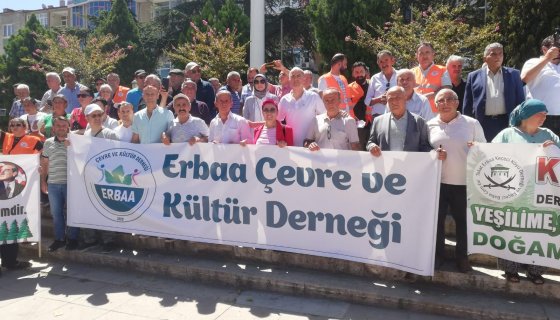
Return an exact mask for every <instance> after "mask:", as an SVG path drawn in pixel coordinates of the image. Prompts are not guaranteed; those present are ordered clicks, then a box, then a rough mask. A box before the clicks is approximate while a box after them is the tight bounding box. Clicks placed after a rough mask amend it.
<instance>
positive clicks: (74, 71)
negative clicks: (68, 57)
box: [62, 67, 76, 75]
mask: <svg viewBox="0 0 560 320" xmlns="http://www.w3.org/2000/svg"><path fill="white" fill-rule="evenodd" d="M64 72H68V73H70V74H73V75H75V74H76V70H74V68H71V67H66V68H64V69H62V73H64Z"/></svg>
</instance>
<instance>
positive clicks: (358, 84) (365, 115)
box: [348, 61, 373, 151]
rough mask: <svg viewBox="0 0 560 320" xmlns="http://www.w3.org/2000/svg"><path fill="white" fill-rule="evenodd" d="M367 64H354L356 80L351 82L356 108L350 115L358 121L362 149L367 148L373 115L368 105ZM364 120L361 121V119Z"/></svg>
mask: <svg viewBox="0 0 560 320" xmlns="http://www.w3.org/2000/svg"><path fill="white" fill-rule="evenodd" d="M366 72H367V66H366V64H365V63H363V62H361V61H358V62H355V63H354V64H353V65H352V78H354V82H352V83H350V84H349V85H348V86H349V87H350V92H351V93H352V96H351V99H352V104H354V108H353V109H352V112H350V115H351V116H352V117H353V118H354V119H356V121H358V137H359V138H360V150H362V151H363V150H365V149H366V143H367V140H368V138H369V131H370V130H369V129H370V128H371V122H372V121H373V119H372V118H373V117H372V115H371V107H370V106H366V104H365V98H366V92H367V90H368V87H369V80H368V79H367V78H366ZM360 120H361V121H362V122H359V121H360Z"/></svg>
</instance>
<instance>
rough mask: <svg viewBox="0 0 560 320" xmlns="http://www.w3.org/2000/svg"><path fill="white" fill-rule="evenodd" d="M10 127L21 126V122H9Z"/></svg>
mask: <svg viewBox="0 0 560 320" xmlns="http://www.w3.org/2000/svg"><path fill="white" fill-rule="evenodd" d="M12 127H23V124H21V123H10V128H12Z"/></svg>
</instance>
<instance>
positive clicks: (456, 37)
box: [346, 5, 498, 68]
mask: <svg viewBox="0 0 560 320" xmlns="http://www.w3.org/2000/svg"><path fill="white" fill-rule="evenodd" d="M465 12H467V8H466V7H464V6H458V7H454V8H451V7H450V6H448V5H441V6H437V7H435V8H433V9H430V10H428V11H422V12H420V11H416V10H415V11H414V12H413V17H414V19H413V21H412V22H410V23H405V22H404V20H403V18H402V15H401V14H400V11H398V10H397V11H396V12H394V13H393V14H392V15H391V21H390V22H387V23H385V24H384V27H383V28H381V27H376V29H375V31H376V32H375V33H374V34H371V33H369V32H368V31H366V30H364V29H362V28H360V27H358V26H357V27H356V31H355V32H356V38H352V37H351V36H348V37H346V41H347V42H349V43H353V44H355V45H356V46H358V47H361V48H364V49H367V50H368V51H369V52H370V54H371V55H376V54H377V52H379V51H381V50H383V49H388V50H390V51H392V52H393V54H394V55H395V57H397V67H399V68H410V67H412V66H415V65H417V64H418V63H417V61H416V57H415V53H416V47H417V46H418V44H419V43H420V42H421V41H427V42H430V43H431V44H432V45H433V46H434V49H435V51H436V57H435V59H436V63H439V64H445V61H446V59H447V58H448V57H449V56H450V55H452V54H458V55H461V56H464V57H467V58H470V59H472V61H473V64H474V66H478V65H480V64H481V59H482V52H483V51H484V47H485V46H486V45H487V44H489V43H491V42H494V41H495V40H496V39H497V38H498V34H497V33H496V32H495V30H494V29H495V28H494V26H490V25H488V26H482V27H476V26H474V25H471V24H469V23H468V19H467V18H466V16H465ZM375 34H380V36H376V35H375ZM471 67H473V66H472V64H471Z"/></svg>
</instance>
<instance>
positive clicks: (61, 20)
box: [60, 16, 68, 27]
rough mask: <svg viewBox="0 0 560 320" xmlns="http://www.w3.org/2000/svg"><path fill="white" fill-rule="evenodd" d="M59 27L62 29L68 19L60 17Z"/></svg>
mask: <svg viewBox="0 0 560 320" xmlns="http://www.w3.org/2000/svg"><path fill="white" fill-rule="evenodd" d="M60 25H61V26H63V27H66V26H67V25H68V17H67V16H61V17H60Z"/></svg>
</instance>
